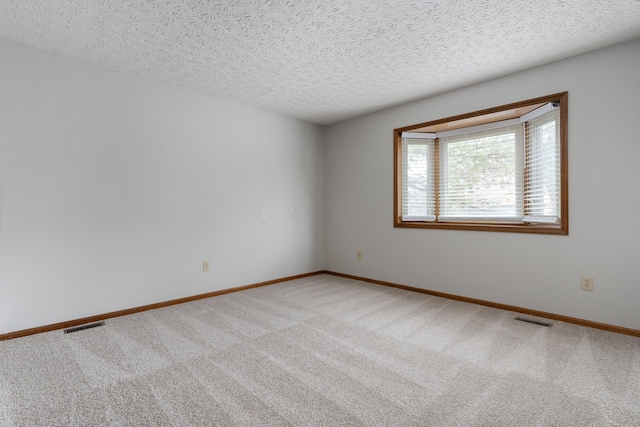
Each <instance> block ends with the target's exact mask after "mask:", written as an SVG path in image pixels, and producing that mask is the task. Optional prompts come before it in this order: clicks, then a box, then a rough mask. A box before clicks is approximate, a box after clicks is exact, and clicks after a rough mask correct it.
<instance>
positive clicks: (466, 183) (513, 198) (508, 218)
mask: <svg viewBox="0 0 640 427" xmlns="http://www.w3.org/2000/svg"><path fill="white" fill-rule="evenodd" d="M458 133H459V132H458ZM523 138H524V132H523V129H522V125H520V124H511V125H508V126H506V127H500V128H495V129H488V130H481V131H475V132H470V133H463V134H458V135H455V136H450V137H442V138H440V157H441V158H440V215H439V216H438V220H439V221H491V222H520V223H522V218H523V214H524V212H523V163H524V160H523V157H524V152H523V149H524V144H523Z"/></svg>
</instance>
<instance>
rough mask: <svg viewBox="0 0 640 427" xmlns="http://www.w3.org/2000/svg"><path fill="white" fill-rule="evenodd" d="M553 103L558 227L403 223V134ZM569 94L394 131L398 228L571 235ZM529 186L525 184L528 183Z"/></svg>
mask: <svg viewBox="0 0 640 427" xmlns="http://www.w3.org/2000/svg"><path fill="white" fill-rule="evenodd" d="M550 102H558V103H559V104H560V105H559V108H558V109H559V114H560V119H559V125H560V131H559V136H560V147H559V151H560V221H559V223H557V224H551V223H526V222H525V223H522V224H520V223H517V224H514V223H504V222H503V223H501V222H491V221H466V222H437V221H436V222H425V221H419V220H403V218H402V181H403V173H404V171H403V170H402V159H403V152H402V133H403V132H416V131H417V130H419V132H426V131H424V130H422V129H423V128H429V127H434V126H436V125H444V124H448V123H450V122H456V121H461V120H467V119H473V118H477V119H481V116H489V115H491V116H489V117H492V116H496V115H499V114H500V113H503V112H507V111H508V110H517V109H521V108H526V107H530V106H533V105H537V104H547V103H550ZM500 120H501V119H495V120H489V121H487V123H491V122H494V121H496V122H497V121H500ZM568 127H569V123H568V92H561V93H556V94H553V95H547V96H542V97H538V98H533V99H528V100H525V101H520V102H514V103H511V104H506V105H501V106H498V107H493V108H487V109H484V110H478V111H474V112H471V113H466V114H461V115H457V116H452V117H447V118H443V119H438V120H433V121H429V122H424V123H418V124H415V125H410V126H405V127H402V128H397V129H394V131H393V138H394V146H393V150H394V151H393V156H394V171H393V174H394V200H393V205H394V216H393V217H394V220H393V221H394V223H393V226H394V227H395V228H423V229H441V230H474V231H498V232H515V233H534V234H555V235H568V234H569V157H568V154H569V153H568ZM527 144H528V141H527V140H525V142H524V147H523V149H524V151H525V152H526V151H527V150H528V147H527ZM436 156H437V157H436V164H435V173H436V174H439V168H440V160H439V155H438V153H436ZM525 185H526V183H525ZM439 191H440V189H439V188H438V182H436V190H435V192H436V206H438V204H439V203H440V200H439V199H438V198H439Z"/></svg>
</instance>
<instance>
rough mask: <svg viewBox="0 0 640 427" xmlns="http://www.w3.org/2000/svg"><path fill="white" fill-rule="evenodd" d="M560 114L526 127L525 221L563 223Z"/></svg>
mask: <svg viewBox="0 0 640 427" xmlns="http://www.w3.org/2000/svg"><path fill="white" fill-rule="evenodd" d="M559 120H560V111H559V110H558V109H557V108H554V109H551V111H548V112H546V113H545V114H543V115H541V116H539V117H537V118H534V119H532V120H530V121H529V122H528V123H527V124H526V126H525V129H526V135H525V138H526V141H527V144H526V150H527V156H526V164H525V179H526V184H527V185H526V190H525V195H524V200H525V216H524V221H525V222H530V223H535V222H538V223H558V222H559V221H560V126H559Z"/></svg>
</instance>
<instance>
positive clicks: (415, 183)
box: [402, 134, 436, 221]
mask: <svg viewBox="0 0 640 427" xmlns="http://www.w3.org/2000/svg"><path fill="white" fill-rule="evenodd" d="M434 141H435V140H434V138H432V137H431V135H429V134H424V135H419V134H418V135H416V134H410V135H403V137H402V220H403V221H435V220H436V215H435V159H434V157H435V155H434Z"/></svg>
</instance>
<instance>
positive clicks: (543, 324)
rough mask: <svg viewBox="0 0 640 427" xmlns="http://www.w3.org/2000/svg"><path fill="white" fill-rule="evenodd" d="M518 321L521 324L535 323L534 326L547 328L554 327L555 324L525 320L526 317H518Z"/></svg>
mask: <svg viewBox="0 0 640 427" xmlns="http://www.w3.org/2000/svg"><path fill="white" fill-rule="evenodd" d="M516 320H519V321H521V322H527V323H533V324H534V325H540V326H546V327H551V326H553V323H549V322H543V321H542V320H535V319H525V318H524V317H516Z"/></svg>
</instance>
